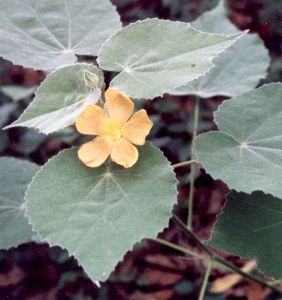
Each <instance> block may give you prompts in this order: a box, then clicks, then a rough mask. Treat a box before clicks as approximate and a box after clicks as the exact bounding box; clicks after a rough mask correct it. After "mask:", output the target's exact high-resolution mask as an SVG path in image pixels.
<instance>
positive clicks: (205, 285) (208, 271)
mask: <svg viewBox="0 0 282 300" xmlns="http://www.w3.org/2000/svg"><path fill="white" fill-rule="evenodd" d="M212 266H213V260H212V259H210V260H209V263H208V266H207V269H206V273H205V277H204V280H203V284H202V287H201V291H200V295H199V298H198V299H199V300H204V297H205V294H206V291H207V288H208V283H209V278H210V274H211V271H212Z"/></svg>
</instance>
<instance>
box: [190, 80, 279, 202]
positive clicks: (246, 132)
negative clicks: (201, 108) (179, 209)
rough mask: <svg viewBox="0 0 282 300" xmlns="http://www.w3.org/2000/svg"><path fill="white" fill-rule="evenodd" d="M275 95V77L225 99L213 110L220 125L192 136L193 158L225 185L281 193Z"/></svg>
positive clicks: (277, 105)
mask: <svg viewBox="0 0 282 300" xmlns="http://www.w3.org/2000/svg"><path fill="white" fill-rule="evenodd" d="M281 95H282V84H280V83H276V84H269V85H264V86H262V87H261V88H259V89H257V90H254V91H251V92H248V93H246V94H244V95H241V96H239V97H237V98H233V99H232V100H229V101H225V102H224V103H223V105H221V106H220V107H219V109H218V111H217V112H216V113H215V121H216V123H217V125H218V127H219V129H220V130H221V131H213V132H209V133H206V134H202V135H200V136H199V137H197V139H196V144H195V146H196V156H197V161H198V162H199V163H201V164H202V165H203V167H204V168H205V169H206V170H207V171H208V172H209V173H210V174H211V175H212V176H213V177H215V178H219V179H222V180H223V181H224V182H226V183H227V184H228V185H229V187H230V188H233V189H235V190H238V191H243V192H246V193H250V192H253V191H256V190H262V191H264V192H266V193H271V194H273V195H274V196H278V197H281V198H282V188H281V187H282V176H281V174H282V128H281V124H282V101H281Z"/></svg>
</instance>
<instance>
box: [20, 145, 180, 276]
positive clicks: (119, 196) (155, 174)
mask: <svg viewBox="0 0 282 300" xmlns="http://www.w3.org/2000/svg"><path fill="white" fill-rule="evenodd" d="M139 150H140V151H139V160H138V162H137V164H136V165H134V166H133V167H132V168H130V169H124V168H122V167H120V166H118V165H116V164H110V165H109V166H106V165H104V166H101V167H99V168H95V169H91V168H88V167H86V166H84V165H83V164H82V163H81V162H80V161H79V159H78V158H77V149H76V148H73V149H70V150H65V151H63V152H61V153H60V154H58V155H57V156H56V157H54V158H52V159H51V160H50V161H49V162H48V163H47V164H46V165H45V166H44V167H43V168H42V169H41V171H40V172H39V173H38V174H37V176H36V178H35V179H34V180H33V182H32V184H31V185H30V187H29V189H28V191H27V194H26V199H27V209H28V215H29V217H30V220H31V223H32V224H33V226H34V228H35V230H36V231H38V232H39V235H40V237H41V238H42V239H44V240H46V241H47V242H48V243H49V244H50V245H59V246H61V247H63V248H66V249H67V250H68V251H69V253H70V254H73V255H74V256H75V257H76V258H77V259H78V261H79V263H80V264H81V265H82V267H83V268H84V269H85V271H86V272H87V273H88V275H89V276H90V278H92V280H105V279H106V278H107V276H108V275H109V273H110V272H111V270H113V269H114V266H115V265H116V263H117V262H118V261H119V260H120V259H122V257H123V255H124V254H125V253H126V251H128V250H130V249H131V248H132V246H133V245H134V243H136V242H138V241H140V240H141V239H142V238H144V237H148V238H153V237H155V236H156V235H157V233H158V232H159V231H161V230H162V229H163V227H165V226H166V225H167V223H168V219H169V216H170V211H171V209H172V206H173V204H174V203H175V201H176V194H177V193H176V183H177V182H176V179H175V174H174V172H173V168H172V167H171V166H170V163H169V162H168V161H167V159H166V158H165V157H164V156H163V155H162V153H161V152H160V150H158V149H157V148H156V147H154V146H152V145H151V144H148V143H147V144H146V145H145V146H143V147H140V149H139Z"/></svg>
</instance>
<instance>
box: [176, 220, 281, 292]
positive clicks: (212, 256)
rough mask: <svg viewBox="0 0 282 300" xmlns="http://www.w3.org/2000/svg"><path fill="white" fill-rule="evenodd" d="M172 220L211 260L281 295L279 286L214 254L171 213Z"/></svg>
mask: <svg viewBox="0 0 282 300" xmlns="http://www.w3.org/2000/svg"><path fill="white" fill-rule="evenodd" d="M173 220H174V221H175V223H176V224H177V225H178V226H179V227H180V228H181V229H182V230H183V231H184V232H185V233H186V234H187V236H189V237H190V238H191V239H192V240H193V241H194V242H195V243H197V245H198V246H199V247H200V248H201V249H202V250H203V251H204V252H206V253H207V255H208V256H209V257H210V259H211V260H213V261H214V262H217V263H219V264H220V265H222V266H225V267H226V268H228V269H229V270H231V271H233V272H235V273H237V274H239V275H242V276H244V277H246V278H248V279H250V280H252V281H255V282H257V283H259V284H262V285H264V286H266V287H269V288H271V289H272V290H275V291H276V292H278V293H279V294H281V295H282V290H281V289H279V288H276V287H275V286H273V285H272V284H271V283H268V282H265V281H263V280H262V279H260V278H259V277H257V276H255V275H253V274H251V273H250V274H249V273H246V272H244V271H242V270H241V269H240V268H238V267H236V266H235V265H233V264H231V263H229V262H228V261H227V260H225V259H224V258H222V257H220V256H219V255H217V254H215V253H214V252H212V251H211V250H210V249H209V248H208V247H207V246H206V245H204V244H203V243H202V242H201V240H200V239H199V238H198V237H197V235H196V234H195V233H194V232H192V231H191V230H190V229H189V228H187V226H186V225H185V224H184V223H183V222H182V221H181V220H180V219H179V218H178V217H177V216H176V215H173Z"/></svg>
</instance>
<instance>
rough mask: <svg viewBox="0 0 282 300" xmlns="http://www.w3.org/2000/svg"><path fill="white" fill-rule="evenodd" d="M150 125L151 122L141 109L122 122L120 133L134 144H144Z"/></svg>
mask: <svg viewBox="0 0 282 300" xmlns="http://www.w3.org/2000/svg"><path fill="white" fill-rule="evenodd" d="M152 127H153V122H152V121H151V120H150V119H149V118H148V115H147V112H146V110H145V109H141V110H139V111H138V112H137V113H135V114H134V116H133V117H132V118H131V119H130V120H129V121H128V122H126V123H125V124H124V126H123V131H122V135H123V137H124V138H125V139H127V140H128V141H129V142H131V143H133V144H135V145H144V144H145V139H146V136H147V135H148V134H149V132H150V130H151V128H152Z"/></svg>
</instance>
